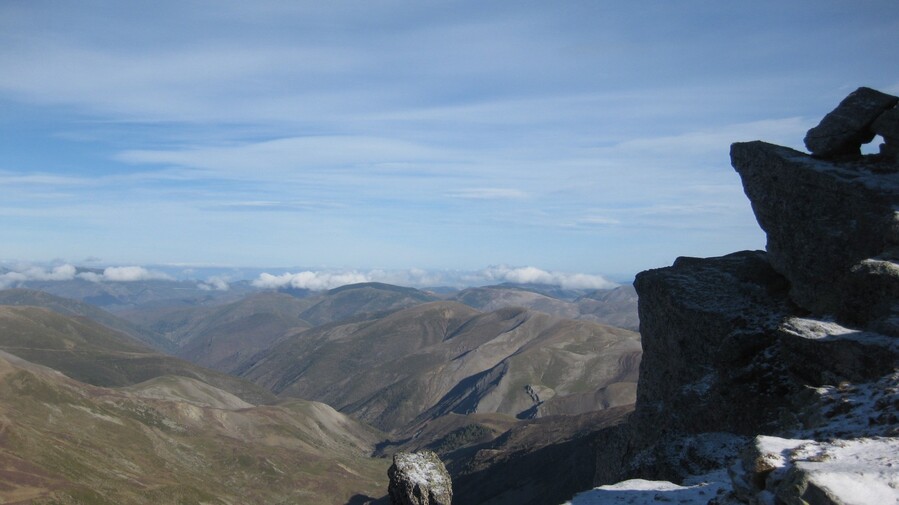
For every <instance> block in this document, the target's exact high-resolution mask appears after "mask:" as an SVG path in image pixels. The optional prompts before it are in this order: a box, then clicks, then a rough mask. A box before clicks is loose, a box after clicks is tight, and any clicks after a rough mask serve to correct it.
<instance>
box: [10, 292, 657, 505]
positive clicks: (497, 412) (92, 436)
mask: <svg viewBox="0 0 899 505" xmlns="http://www.w3.org/2000/svg"><path fill="white" fill-rule="evenodd" d="M164 282H165V281H152V282H151V283H150V284H151V285H154V286H155V285H157V284H159V283H164ZM137 284H139V283H137ZM79 289H80V288H79ZM59 291H62V290H59ZM152 291H153V292H154V293H163V294H166V293H172V292H173V291H174V289H169V288H164V289H161V288H159V287H156V288H154V289H153V290H152ZM128 292H129V293H131V295H129V296H130V298H128V300H130V301H129V302H128V303H120V304H115V305H112V306H110V305H107V307H114V308H115V309H116V312H115V313H110V312H107V311H106V310H103V309H102V308H101V307H98V306H97V305H93V304H91V303H87V302H85V301H83V300H72V299H66V298H63V297H59V296H56V295H53V294H50V293H47V292H43V291H37V290H30V289H21V288H19V289H9V290H2V291H0V352H3V353H5V354H3V358H4V359H5V360H6V364H5V365H4V366H5V367H7V368H8V369H9V370H12V371H11V372H10V373H11V374H12V375H15V376H19V375H21V376H23V377H24V376H25V375H28V376H29V378H28V381H30V382H33V383H35V384H38V383H39V384H40V387H39V388H38V389H40V390H41V391H42V392H41V393H40V394H37V395H35V394H32V393H31V391H32V390H30V389H29V390H16V389H14V388H13V389H9V391H10V395H9V397H8V399H9V401H4V402H0V403H2V406H0V407H2V408H3V409H4V410H3V412H4V416H6V419H8V423H7V424H8V425H9V426H13V427H16V430H18V431H14V432H15V433H22V434H21V435H20V441H21V442H22V444H23V445H15V446H9V447H8V448H5V449H4V451H5V452H4V458H6V459H7V460H8V461H10V462H9V463H6V467H7V468H16V469H17V470H15V471H16V472H19V473H16V474H15V477H10V479H12V480H13V481H15V482H19V481H20V480H22V479H24V480H25V481H27V482H32V481H33V482H35V483H37V484H39V485H35V486H32V487H33V489H32V487H29V486H24V487H23V486H20V485H18V484H16V485H14V486H11V487H10V490H8V494H6V495H0V497H3V499H11V498H10V497H21V496H31V498H29V499H28V500H31V501H33V502H35V503H40V502H41V500H45V502H46V503H85V502H91V501H90V500H95V502H97V503H106V502H104V501H103V500H112V502H123V503H150V502H152V500H157V502H159V503H176V502H177V501H178V500H187V501H189V502H193V501H194V500H196V501H207V502H209V503H236V502H244V501H247V500H250V499H253V500H255V501H262V502H265V503H279V502H284V501H290V500H292V501H290V502H291V503H294V502H296V503H305V502H306V501H304V500H305V499H306V498H304V497H302V496H300V495H298V494H297V492H296V489H307V488H309V486H312V487H311V488H309V489H312V490H314V491H310V493H311V494H309V496H308V498H309V500H310V501H309V503H311V502H312V501H316V500H317V501H316V502H317V503H337V504H342V503H360V504H361V503H366V502H367V501H369V500H373V499H376V498H378V497H380V496H381V495H382V494H383V491H384V490H385V489H386V482H385V481H384V479H385V475H386V474H385V471H386V467H385V462H386V460H385V459H383V458H384V457H385V456H389V455H390V454H392V453H393V452H394V451H397V450H413V449H420V448H431V449H435V450H438V451H439V452H440V453H441V454H443V455H444V457H445V458H447V461H456V462H458V463H456V464H454V466H453V468H454V469H455V470H454V471H456V472H457V474H458V475H459V476H460V477H462V476H464V475H472V476H474V475H477V476H480V477H472V478H471V479H470V480H469V482H477V479H478V478H483V476H484V475H488V474H489V473H490V472H492V471H496V472H503V471H507V470H503V469H504V468H505V469H508V468H509V467H508V464H509V462H510V461H513V460H515V457H513V456H512V455H514V454H523V452H522V451H524V452H527V453H530V452H534V453H535V454H540V453H541V452H540V451H542V450H546V447H548V446H554V445H555V444H557V443H562V442H563V441H570V440H575V439H577V438H578V437H581V436H583V434H584V433H586V432H589V431H591V430H590V429H588V428H587V426H589V425H591V424H595V423H587V422H578V421H574V420H576V419H590V418H591V416H599V418H601V419H604V420H605V421H603V422H606V423H610V422H618V421H619V420H620V419H621V418H623V416H624V415H626V412H628V409H629V408H630V405H632V404H633V402H634V400H635V390H636V378H637V374H638V365H639V360H640V354H641V351H640V341H639V335H638V334H636V333H634V332H632V331H629V330H626V329H622V328H615V327H611V326H607V325H603V324H599V323H597V322H595V321H592V320H589V318H581V319H571V318H566V317H560V316H559V315H551V314H550V313H549V312H551V310H550V309H552V311H555V312H556V313H557V314H560V313H565V312H564V310H569V311H570V310H571V307H575V306H577V304H579V303H584V302H585V300H589V299H590V298H589V296H588V295H591V293H586V292H578V293H572V292H567V293H566V294H565V296H568V297H569V298H570V299H560V298H552V297H550V296H548V295H546V294H543V293H537V292H536V291H534V290H533V289H532V288H529V287H528V286H512V285H507V286H495V287H490V288H483V289H482V290H481V291H480V292H475V291H461V292H451V293H441V294H437V293H434V292H429V291H422V290H417V289H412V288H403V287H398V286H391V285H386V284H379V283H365V284H358V285H351V286H344V287H341V288H337V289H333V290H329V291H325V292H320V293H314V292H305V291H296V290H293V291H255V290H251V291H249V292H248V293H246V294H244V295H243V296H239V297H233V298H232V297H230V296H229V297H219V298H217V299H207V298H202V299H201V298H193V299H190V298H177V299H176V298H165V296H167V295H165V296H161V297H158V296H155V295H153V296H151V295H147V296H146V297H145V302H141V301H140V300H141V298H140V296H137V295H136V293H138V292H139V290H137V289H134V288H133V286H132V288H131V289H130V290H129V291H128ZM474 293H478V298H479V300H480V303H482V305H481V308H480V309H479V308H475V307H472V306H471V305H472V304H473V303H474V301H473V300H474ZM608 293H613V291H609V292H608ZM91 296H93V295H91ZM619 296H624V295H619ZM86 298H90V297H89V296H88V297H86ZM624 298H625V299H626V298H627V297H626V296H624ZM121 299H122V298H119V300H121ZM166 300H167V301H166ZM464 300H467V302H468V304H466V303H460V301H464ZM551 300H555V301H556V303H555V305H554V304H553V303H552V302H551ZM95 301H96V300H95ZM516 302H522V303H516ZM525 302H528V303H529V302H534V303H533V304H532V305H534V307H532V308H527V307H524V306H522V305H526V303H525ZM538 302H539V303H538ZM543 302H547V303H543ZM600 303H602V302H600ZM541 307H542V308H544V309H546V311H541V310H539V308H541ZM560 307H561V308H562V309H564V310H562V309H560ZM612 307H613V306H612V305H609V308H608V312H610V313H613V312H615V309H614V308H612ZM632 309H633V307H630V308H629V309H627V308H626V309H624V310H623V312H627V310H632ZM623 317H625V318H626V317H628V316H626V315H625V316H623ZM23 374H25V375H23ZM29 374H30V375H29ZM16 384H18V383H16ZM44 392H45V393H46V396H47V398H53V399H59V402H58V403H53V402H47V401H44V400H42V398H44V396H42V395H44ZM54 401H55V400H54ZM125 404H127V405H128V406H127V408H125V407H122V408H119V407H120V406H121V405H125ZM48 405H49V406H48ZM73 405H78V406H76V407H72V406H73ZM110 405H113V406H110ZM72 408H74V409H75V411H77V412H80V413H84V415H81V414H79V413H75V414H73V413H72V412H73V411H72V410H71V409H72ZM46 409H50V410H53V409H56V410H55V411H58V412H61V416H62V417H60V416H53V415H49V416H47V415H45V414H46ZM134 412H140V413H142V414H140V415H135V414H134ZM129 415H130V416H131V417H128V416H129ZM41 416H44V417H43V421H40V422H37V421H34V419H37V418H41ZM135 416H136V417H135ZM141 416H143V417H141ZM63 418H71V419H72V420H73V422H72V423H71V426H67V427H66V428H65V429H63V428H61V427H60V426H59V424H58V423H59V422H60V421H59V420H60V419H63ZM91 423H94V424H91ZM96 423H99V424H96ZM106 424H111V425H114V426H115V429H116V430H119V431H121V434H120V435H116V437H112V438H111V439H110V442H109V443H108V444H107V446H106V447H104V448H102V450H101V449H100V448H95V449H94V450H93V451H94V453H93V456H92V455H91V454H92V453H91V452H90V451H86V452H84V453H77V451H78V447H85V446H89V447H93V446H100V445H102V444H101V442H100V438H99V437H100V435H99V434H97V433H95V431H96V430H95V428H97V427H98V426H105V425H106ZM207 424H210V426H206V425H207ZM25 425H29V426H33V429H30V430H29V431H27V433H25V432H22V431H21V430H22V428H20V426H25ZM79 426H80V428H79ZM187 426H189V429H187V428H185V427H187ZM298 426H302V427H303V429H302V430H300V429H299V428H298ZM178 427H181V428H185V429H186V430H187V431H184V430H181V428H178ZM69 428H71V432H70V431H67V430H68V429H69ZM97 429H99V428H97ZM167 429H169V430H170V431H171V430H174V432H176V434H177V435H178V436H175V435H171V436H169V435H166V436H167V437H168V438H165V440H164V441H163V442H160V441H159V440H157V439H158V438H159V437H161V436H162V435H160V433H156V432H158V431H160V430H162V432H164V431H165V430H167ZM179 430H180V431H179ZM309 430H312V431H309ZM7 432H8V433H13V431H7ZM150 432H154V434H153V435H152V436H151V435H147V434H148V433H150ZM188 432H189V435H188ZM516 433H517V434H519V435H516ZM523 434H527V435H526V436H525V435H523ZM60 436H61V437H64V439H65V440H72V444H64V445H63V446H61V448H59V449H57V450H55V452H53V451H51V449H50V447H52V446H53V445H54V444H55V443H56V442H54V440H55V437H60ZM119 436H120V437H121V438H118V437H119ZM181 436H183V437H185V439H189V440H190V443H188V442H185V441H184V440H182V439H181V438H179V437H181ZM142 437H144V438H142ZM147 437H149V440H152V443H150V442H146V444H149V445H146V444H145V442H140V443H139V444H138V447H142V449H140V452H141V454H140V455H138V454H136V453H132V452H130V451H131V449H121V448H119V445H120V444H119V441H120V440H121V441H124V440H126V439H129V438H134V439H135V440H138V441H141V440H147ZM172 437H174V438H172ZM259 437H262V439H264V440H261V441H260V440H259ZM213 440H215V441H213ZM522 440H526V441H527V442H522ZM76 442H77V443H76ZM167 444H171V446H170V445H167ZM192 444H198V447H193V445H192ZM273 445H274V446H279V447H280V446H281V445H283V447H284V448H285V449H286V448H290V447H302V448H303V450H304V451H306V452H305V453H304V452H302V451H300V453H296V454H294V453H291V455H289V456H288V455H286V454H282V455H278V456H262V454H268V453H269V452H272V450H271V446H273ZM151 446H152V447H151ZM172 447H177V448H178V449H177V450H176V449H173V448H172ZM188 447H189V448H190V449H188ZM225 448H228V450H230V451H231V453H232V454H233V455H234V456H233V460H230V459H228V458H225V457H224V456H222V452H221V451H224V450H225ZM135 450H136V449H135ZM188 450H189V451H190V452H191V453H195V454H194V455H193V456H192V458H193V461H194V463H195V465H194V466H193V467H192V470H191V471H186V470H185V471H184V475H185V478H184V479H183V480H178V479H177V478H176V477H175V475H176V474H178V473H180V471H175V470H172V469H171V468H177V467H178V465H174V466H173V465H172V464H170V463H168V460H169V458H172V457H181V456H183V451H188ZM47 451H50V452H53V454H55V456H56V457H59V458H62V459H64V460H66V461H72V462H73V464H76V463H74V462H77V465H83V468H82V467H81V466H79V469H77V471H76V470H72V471H69V470H68V469H66V468H60V467H59V466H58V464H57V466H54V463H52V462H51V460H52V457H51V455H50V452H47ZM67 451H73V453H72V454H69V453H68V452H67ZM102 451H113V452H116V457H115V458H109V457H104V461H105V463H109V465H106V464H105V463H104V464H100V462H94V463H90V461H91V459H92V458H93V457H96V456H98V455H99V454H105V453H104V452H102ZM485 451H486V452H485ZM274 452H279V451H274ZM285 452H290V451H285ZM478 454H480V456H478V457H471V458H469V456H474V455H478ZM486 454H490V455H491V456H490V457H486V458H485V457H484V455H486ZM453 455H455V456H453ZM466 455H469V456H466ZM278 458H281V459H278ZM291 458H295V459H291ZM454 458H455V459H454ZM510 458H511V459H510ZM132 459H133V462H132V463H131V464H130V466H129V467H128V468H130V470H128V471H117V470H115V468H114V467H115V466H116V465H126V463H125V462H126V461H131V460H132ZM463 459H466V460H468V461H469V464H463V463H462V461H463ZM300 460H302V461H303V462H302V463H301V462H300ZM26 462H28V464H30V465H32V466H28V464H26ZM233 465H245V466H246V468H244V469H243V470H242V471H241V472H238V474H239V476H238V477H233V484H232V486H231V487H232V488H233V489H230V488H229V489H227V490H225V489H223V488H222V487H221V486H222V484H223V483H222V482H221V481H220V480H216V479H219V477H216V478H213V479H207V478H205V477H203V475H205V474H206V473H207V472H215V473H216V474H218V473H219V472H223V473H228V472H233V471H234V468H233ZM126 466H127V465H126ZM285 466H286V467H287V468H292V469H293V473H291V472H286V474H289V475H288V476H285V475H282V474H281V473H280V472H284V470H283V469H284V468H285ZM168 467H171V468H169V470H167V471H163V470H162V469H163V468H168ZM26 470H27V471H26ZM516 471H521V469H518V470H516ZM29 472H31V473H29ZM310 472H311V473H310ZM333 472H337V473H336V474H334V475H338V474H339V475H343V476H345V477H346V479H345V480H341V479H342V478H343V477H341V478H337V480H334V481H333V482H334V484H326V483H327V482H332V481H329V480H328V476H329V475H331V474H332V473H333ZM136 474H142V475H145V477H144V478H143V479H137V478H136V477H135V475H136ZM313 474H314V475H313ZM106 475H111V476H110V477H109V479H111V480H110V484H107V485H105V487H104V486H101V485H100V484H99V483H98V482H99V481H100V480H102V479H104V478H105V477H104V476H106ZM123 475H125V477H123ZM353 475H355V476H357V479H356V480H357V481H354V479H353V478H352V476H353ZM316 476H317V477H321V478H320V480H316V478H314V477H316ZM134 480H137V481H139V482H140V483H141V484H140V486H138V488H140V489H153V490H154V491H152V492H147V493H144V495H145V496H143V497H137V496H136V494H137V493H136V492H135V491H129V490H126V489H125V487H126V486H125V485H124V483H125V482H129V481H134ZM201 482H203V483H204V484H202V485H201V484H200V483H201ZM216 482H217V483H218V484H215V483H216ZM271 482H275V484H272V485H269V484H270V483H271ZM290 482H293V484H292V485H294V486H296V489H294V490H293V493H294V494H291V491H289V490H288V488H289V487H290V485H288V483H290ZM464 482H466V481H465V480H464V478H463V480H462V481H460V486H464V484H462V483H464ZM132 483H133V482H132ZM279 483H281V484H284V486H283V487H279V486H281V484H279ZM207 484H208V485H207ZM141 486H144V487H141ZM257 487H264V488H266V489H265V490H262V489H257ZM477 487H478V486H474V487H471V488H470V491H469V493H470V494H469V495H468V496H470V497H471V499H472V500H478V499H480V498H478V496H479V495H478V492H477V491H476V489H477ZM26 488H27V489H26ZM460 489H462V488H460ZM471 489H475V491H471ZM2 492H6V491H2ZM29 493H30V494H29ZM92 493H93V494H92ZM150 497H152V499H151V498H150ZM279 500H280V501H279ZM354 500H355V501H354ZM26 501H27V500H26ZM473 503H475V502H473Z"/></svg>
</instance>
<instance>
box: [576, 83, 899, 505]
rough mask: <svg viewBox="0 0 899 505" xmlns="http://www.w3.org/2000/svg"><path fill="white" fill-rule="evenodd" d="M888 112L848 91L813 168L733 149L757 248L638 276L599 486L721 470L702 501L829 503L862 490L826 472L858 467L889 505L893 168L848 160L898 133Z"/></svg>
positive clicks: (897, 256)
mask: <svg viewBox="0 0 899 505" xmlns="http://www.w3.org/2000/svg"><path fill="white" fill-rule="evenodd" d="M896 102H897V99H896V98H895V97H890V96H889V95H885V94H883V93H879V92H876V91H874V90H868V89H866V88H862V89H860V90H858V91H857V92H855V93H853V94H852V95H850V96H849V97H847V99H846V100H844V101H843V103H841V104H840V106H839V107H838V108H837V109H836V110H835V111H834V112H832V113H831V114H829V115H828V116H827V117H826V118H825V119H824V120H823V121H822V123H821V125H819V126H818V127H816V128H814V129H813V130H812V131H810V132H809V135H808V136H807V137H806V143H807V145H808V146H809V149H810V150H811V151H812V152H813V154H814V156H811V155H808V154H804V153H801V152H798V151H795V150H792V149H788V148H785V147H780V146H775V145H771V144H767V143H764V142H758V141H757V142H747V143H738V144H734V145H733V146H732V149H731V156H732V161H733V164H734V167H735V168H736V170H737V172H738V173H739V174H740V176H741V177H742V180H743V185H744V189H745V192H746V195H747V196H748V197H749V199H750V202H751V204H752V208H753V211H754V212H755V214H756V217H757V219H758V222H759V224H760V225H761V227H762V228H763V229H764V231H765V232H766V234H767V239H768V242H767V251H764V252H763V251H743V252H738V253H733V254H730V255H727V256H723V257H720V258H705V259H699V258H678V259H677V260H676V261H675V262H674V264H673V265H672V266H670V267H667V268H661V269H656V270H649V271H646V272H642V273H640V274H639V275H638V276H637V278H636V281H635V283H634V286H635V287H636V289H637V292H638V293H639V296H640V302H639V312H640V331H641V334H642V342H643V352H644V354H643V361H642V365H641V369H640V379H639V383H638V391H637V403H636V408H635V411H634V413H633V414H632V416H631V417H630V418H629V420H628V422H627V423H625V424H623V425H619V426H617V427H615V428H614V429H611V430H606V431H605V432H602V433H601V434H600V436H599V438H598V440H597V447H599V448H600V449H599V451H598V456H597V462H596V468H597V470H596V475H595V479H594V483H595V484H600V485H601V484H611V483H613V482H616V481H620V480H625V479H630V478H642V479H664V480H671V481H675V482H683V481H684V480H685V478H687V477H688V476H690V475H694V476H695V475H700V474H705V473H708V474H709V475H711V474H712V473H714V472H717V475H722V472H721V470H722V469H723V468H726V467H730V473H731V476H732V480H733V482H732V483H729V484H728V487H730V488H732V489H733V490H734V491H733V494H731V495H730V496H729V497H724V496H719V497H716V498H715V499H712V500H711V501H709V503H719V504H720V503H775V502H776V503H785V504H787V503H788V504H793V503H796V504H799V503H816V504H818V503H820V504H827V505H835V504H842V503H851V502H852V500H851V499H850V498H852V493H854V492H858V488H853V487H852V486H851V485H847V486H845V487H840V486H841V485H842V484H840V482H843V481H841V480H840V479H842V477H839V478H836V479H835V478H832V475H834V472H836V473H840V472H844V473H843V474H840V475H850V474H852V472H855V475H860V476H861V475H863V476H864V479H868V480H865V482H867V484H866V489H868V490H871V493H874V494H872V495H871V496H872V497H874V498H871V499H875V498H877V499H879V498H878V497H883V496H886V497H887V499H888V500H889V499H893V500H895V499H896V498H899V491H897V487H896V486H895V484H899V476H897V472H896V470H895V469H893V467H895V466H896V465H897V464H899V457H894V456H895V449H896V447H897V445H896V444H897V442H896V440H897V439H896V438H895V437H896V436H897V435H899V417H897V415H896V414H895V412H896V410H897V409H899V400H897V394H899V393H896V392H897V391H899V372H896V370H897V369H899V338H897V337H899V217H897V216H899V214H897V212H899V163H897V161H896V160H895V159H891V158H890V157H889V156H884V155H883V154H881V155H869V156H861V155H859V154H857V153H858V145H857V144H860V143H861V142H866V141H869V140H870V139H871V138H872V137H873V136H874V133H875V132H876V133H880V132H887V133H888V134H883V133H880V134H881V135H883V137H884V139H885V140H886V142H887V143H888V144H889V143H890V142H892V140H890V139H894V138H896V137H895V134H894V133H889V132H895V123H894V122H895V121H896V118H895V117H894V114H895V110H896V109H894V108H893V107H894V106H895V104H896ZM890 128H893V129H892V130H891V129H890ZM890 135H893V136H890ZM881 151H883V148H882V149H881ZM825 158H827V159H825ZM885 392H887V393H888V394H887V393H885ZM743 448H745V450H744V449H743ZM741 453H742V454H743V456H742V457H738V456H739V455H740V454H741ZM868 456H871V457H868ZM878 458H880V459H878ZM735 461H736V463H735ZM890 465H893V467H891V466H890ZM845 472H849V473H845ZM859 478H861V477H859ZM847 479H849V480H848V481H846V482H849V481H851V479H852V478H851V477H847ZM869 481H870V482H869ZM891 486H892V487H891ZM877 493H880V494H877ZM775 496H776V498H775ZM575 502H577V503H580V502H578V501H577V500H575ZM856 502H859V501H856ZM583 503H592V502H589V501H583ZM702 503H705V502H704V501H703V502H702ZM859 503H892V502H891V501H864V500H862V501H860V502H859Z"/></svg>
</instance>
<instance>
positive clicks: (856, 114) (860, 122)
mask: <svg viewBox="0 0 899 505" xmlns="http://www.w3.org/2000/svg"><path fill="white" fill-rule="evenodd" d="M897 102H899V98H897V97H895V96H892V95H887V94H886V93H881V92H880V91H877V90H873V89H871V88H864V87H863V88H858V89H857V90H855V91H853V92H852V93H851V94H850V95H849V96H847V97H846V98H844V99H843V101H842V102H840V105H838V106H837V108H836V109H834V110H833V111H831V112H830V113H829V114H827V115H826V116H824V119H822V120H821V122H820V123H819V124H818V126H816V127H814V128H812V129H811V130H809V131H808V133H807V134H806V136H805V147H807V148H808V150H809V152H811V153H812V154H814V155H815V156H818V157H822V158H829V157H835V156H843V155H858V154H860V152H861V151H860V148H861V145H862V144H867V143H868V142H870V141H871V140H872V139H873V138H874V135H875V133H874V130H872V128H871V127H872V123H874V121H875V120H876V119H877V118H878V117H879V116H880V115H881V114H883V112H885V111H886V110H888V109H890V108H892V107H893V106H895V105H896V103H897Z"/></svg>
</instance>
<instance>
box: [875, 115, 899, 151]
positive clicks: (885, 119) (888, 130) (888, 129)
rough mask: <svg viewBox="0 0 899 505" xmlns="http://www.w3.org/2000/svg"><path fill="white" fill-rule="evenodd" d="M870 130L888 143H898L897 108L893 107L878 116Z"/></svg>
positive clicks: (898, 119) (898, 122) (898, 124)
mask: <svg viewBox="0 0 899 505" xmlns="http://www.w3.org/2000/svg"><path fill="white" fill-rule="evenodd" d="M871 129H872V130H873V131H874V133H876V134H877V135H880V136H881V137H883V138H884V139H886V140H887V142H888V143H891V142H890V141H892V142H899V107H893V108H892V109H889V110H887V111H885V112H884V113H883V114H881V115H880V116H878V117H877V119H876V120H875V121H874V123H873V124H872V125H871Z"/></svg>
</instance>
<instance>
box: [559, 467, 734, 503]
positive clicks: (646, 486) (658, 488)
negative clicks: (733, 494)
mask: <svg viewBox="0 0 899 505" xmlns="http://www.w3.org/2000/svg"><path fill="white" fill-rule="evenodd" d="M729 491H730V479H728V477H727V472H726V471H724V470H719V471H717V472H713V473H710V474H706V475H700V476H696V477H691V478H690V479H687V480H686V481H685V482H684V484H683V485H682V486H679V485H677V484H672V483H671V482H666V481H651V480H642V479H633V480H626V481H624V482H619V483H617V484H612V485H610V486H602V487H598V488H596V489H594V490H592V491H587V492H585V493H581V494H579V495H577V496H575V497H574V499H573V500H571V501H570V502H566V504H565V505H648V504H659V503H702V504H705V503H708V502H709V500H711V499H712V498H715V497H721V496H724V495H725V494H726V493H727V492H729Z"/></svg>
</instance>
